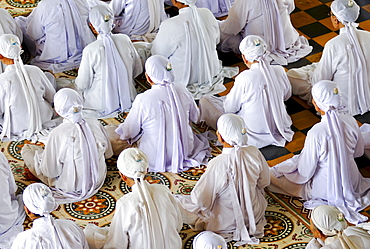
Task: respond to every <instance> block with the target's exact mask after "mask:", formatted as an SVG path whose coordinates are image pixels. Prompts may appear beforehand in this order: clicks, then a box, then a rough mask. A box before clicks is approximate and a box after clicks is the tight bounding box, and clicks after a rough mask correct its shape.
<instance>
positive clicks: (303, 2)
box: [295, 0, 322, 10]
mask: <svg viewBox="0 0 370 249" xmlns="http://www.w3.org/2000/svg"><path fill="white" fill-rule="evenodd" d="M321 4H322V3H321V2H320V1H319V0H298V1H295V6H296V7H297V8H299V9H301V10H307V9H310V8H313V7H316V6H319V5H321Z"/></svg>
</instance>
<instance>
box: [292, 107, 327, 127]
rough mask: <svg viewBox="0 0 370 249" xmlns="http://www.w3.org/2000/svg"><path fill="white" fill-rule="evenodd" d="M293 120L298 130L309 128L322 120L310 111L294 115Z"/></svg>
mask: <svg viewBox="0 0 370 249" xmlns="http://www.w3.org/2000/svg"><path fill="white" fill-rule="evenodd" d="M291 118H292V121H293V125H294V126H295V127H296V128H297V129H298V130H303V129H306V128H309V127H311V126H313V125H314V124H316V123H317V122H320V119H319V118H318V117H317V116H315V115H314V114H312V113H311V112H310V111H308V110H304V111H301V112H298V113H295V114H292V115H291Z"/></svg>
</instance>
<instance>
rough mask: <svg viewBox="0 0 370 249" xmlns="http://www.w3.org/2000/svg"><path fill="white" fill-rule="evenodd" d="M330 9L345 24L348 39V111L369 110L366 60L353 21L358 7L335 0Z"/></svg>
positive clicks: (341, 0)
mask: <svg viewBox="0 0 370 249" xmlns="http://www.w3.org/2000/svg"><path fill="white" fill-rule="evenodd" d="M331 11H332V12H333V14H334V15H335V16H336V17H337V19H338V21H340V22H341V23H342V24H343V25H344V26H345V27H344V29H345V31H346V33H347V36H348V39H349V44H348V45H347V50H348V52H350V54H351V55H352V56H351V58H350V60H349V65H348V67H349V75H350V77H349V79H350V82H348V85H349V86H350V87H349V93H348V103H349V105H348V108H349V111H350V113H355V114H357V113H359V111H360V113H361V114H364V113H365V112H367V111H369V110H370V104H369V103H370V87H369V79H368V75H367V71H366V69H365V68H367V67H366V65H367V63H368V62H367V61H366V59H365V55H364V52H363V51H362V48H361V45H360V43H359V42H358V38H357V36H356V27H358V23H355V21H356V20H357V18H358V16H359V14H360V7H359V6H358V5H357V3H356V2H355V1H353V0H335V1H333V2H332V4H331Z"/></svg>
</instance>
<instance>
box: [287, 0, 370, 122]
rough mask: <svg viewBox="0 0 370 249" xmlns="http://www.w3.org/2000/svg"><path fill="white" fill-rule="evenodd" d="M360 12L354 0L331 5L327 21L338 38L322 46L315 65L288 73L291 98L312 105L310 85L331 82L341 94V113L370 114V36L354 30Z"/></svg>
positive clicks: (341, 0)
mask: <svg viewBox="0 0 370 249" xmlns="http://www.w3.org/2000/svg"><path fill="white" fill-rule="evenodd" d="M360 9H361V8H360V6H358V5H357V4H356V2H355V1H353V0H335V1H333V2H332V4H331V11H332V13H331V16H330V19H331V22H332V24H333V27H334V28H335V29H338V28H339V29H340V30H339V35H338V36H336V37H334V38H333V39H331V40H329V41H328V42H327V43H326V44H325V47H324V50H323V52H322V56H321V59H320V61H319V62H318V63H314V64H311V65H308V66H305V67H302V68H294V69H291V70H289V71H288V73H287V74H288V77H289V80H290V82H291V84H292V89H293V94H295V95H298V96H299V97H301V98H302V99H304V100H307V101H308V103H309V104H311V99H312V95H311V88H312V85H313V84H315V83H316V82H318V81H320V80H332V81H334V82H335V83H337V84H338V89H339V92H340V93H341V94H342V101H343V105H344V106H345V108H344V109H342V110H341V112H348V113H349V114H351V115H352V116H354V115H357V114H364V113H365V112H367V111H369V110H370V63H369V60H370V32H369V31H366V30H358V29H357V28H356V27H357V26H358V24H357V23H355V21H356V20H357V18H358V17H359V15H360Z"/></svg>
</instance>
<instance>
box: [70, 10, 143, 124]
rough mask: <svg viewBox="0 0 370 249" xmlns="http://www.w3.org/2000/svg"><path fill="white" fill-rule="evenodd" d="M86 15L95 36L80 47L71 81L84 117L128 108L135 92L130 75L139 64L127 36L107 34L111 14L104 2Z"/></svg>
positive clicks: (112, 113)
mask: <svg viewBox="0 0 370 249" xmlns="http://www.w3.org/2000/svg"><path fill="white" fill-rule="evenodd" d="M89 17H90V22H91V25H92V26H93V27H94V29H95V31H96V32H97V34H98V39H97V40H96V41H94V42H92V43H90V44H89V45H88V46H86V47H85V48H84V50H83V55H82V61H81V65H80V68H79V70H78V76H77V78H76V80H75V83H76V87H77V89H78V91H79V92H81V93H82V97H83V99H84V114H85V116H86V117H87V115H89V116H92V117H98V118H103V117H104V118H107V117H113V116H115V115H117V113H118V112H123V111H125V110H126V109H129V108H131V103H132V102H133V101H134V99H135V96H136V89H135V85H134V78H135V77H137V76H138V75H139V74H140V73H141V72H142V71H143V68H142V65H141V60H140V57H139V55H138V53H137V52H136V50H135V48H134V46H133V45H132V43H131V41H130V39H129V38H128V36H127V35H123V34H116V35H112V34H111V30H112V29H113V14H112V11H111V10H110V9H109V7H108V6H107V5H101V4H99V5H97V6H95V7H93V8H92V9H91V11H90V14H89ZM108 115H109V116H108Z"/></svg>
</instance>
